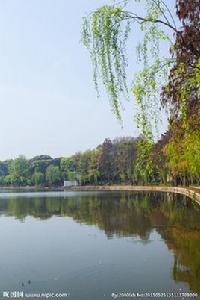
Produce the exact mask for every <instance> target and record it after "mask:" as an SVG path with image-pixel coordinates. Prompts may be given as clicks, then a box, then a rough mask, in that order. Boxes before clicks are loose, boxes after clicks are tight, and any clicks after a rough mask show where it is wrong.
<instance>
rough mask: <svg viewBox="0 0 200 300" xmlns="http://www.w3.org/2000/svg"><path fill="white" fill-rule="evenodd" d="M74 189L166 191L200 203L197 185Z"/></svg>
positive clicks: (81, 188) (80, 189)
mask: <svg viewBox="0 0 200 300" xmlns="http://www.w3.org/2000/svg"><path fill="white" fill-rule="evenodd" d="M71 190H72V191H138V192H142V191H143V192H145V191H146V192H165V193H175V194H182V195H185V196H187V197H189V198H190V199H192V200H194V201H195V202H196V203H197V204H199V205H200V189H199V190H198V189H197V188H196V190H195V187H188V188H186V187H175V186H132V185H116V186H114V185H111V186H91V185H90V186H89V185H88V186H75V187H71Z"/></svg>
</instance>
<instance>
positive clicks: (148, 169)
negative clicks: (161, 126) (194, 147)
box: [0, 134, 200, 187]
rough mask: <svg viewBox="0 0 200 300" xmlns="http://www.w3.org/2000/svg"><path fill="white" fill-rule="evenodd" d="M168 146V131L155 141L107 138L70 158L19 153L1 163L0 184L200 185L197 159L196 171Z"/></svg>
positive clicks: (138, 138) (132, 138) (9, 185)
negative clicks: (171, 153) (73, 182)
mask: <svg viewBox="0 0 200 300" xmlns="http://www.w3.org/2000/svg"><path fill="white" fill-rule="evenodd" d="M169 145H170V140H169V136H168V134H165V135H162V137H161V139H160V140H159V141H157V142H155V143H152V142H149V140H147V139H146V138H145V137H143V136H139V137H137V138H134V137H122V138H116V139H114V140H110V139H108V138H107V139H105V140H104V142H103V143H102V144H100V145H98V146H97V147H96V148H95V149H92V150H87V151H84V152H77V153H75V154H74V155H72V156H70V157H62V158H51V157H50V156H49V155H39V156H35V157H34V158H32V159H27V158H26V157H24V156H19V157H17V158H15V159H11V160H6V161H1V162H0V186H4V187H11V186H12V187H25V186H30V187H31V186H41V187H59V186H63V182H64V180H69V181H72V180H76V181H77V182H79V184H80V185H113V184H122V185H151V184H153V185H171V186H187V185H195V184H196V185H199V183H200V168H197V167H198V164H197V162H196V164H195V170H196V172H195V170H194V165H193V164H192V162H190V160H189V159H188V160H187V157H185V164H183V162H180V166H179V162H178V161H177V160H176V159H174V160H173V159H172V158H171V156H170V153H169V152H168V148H169ZM144 149H145V151H144ZM146 149H149V150H148V151H146ZM182 159H183V157H182ZM196 159H197V158H196V157H195V160H196ZM199 164H200V156H199ZM184 166H187V167H184Z"/></svg>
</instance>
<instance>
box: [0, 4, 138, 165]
mask: <svg viewBox="0 0 200 300" xmlns="http://www.w3.org/2000/svg"><path fill="white" fill-rule="evenodd" d="M102 4H104V1H102V0H92V1H91V0H76V1H75V0H74V1H71V0H56V1H55V0H29V1H27V0H0V107H1V117H0V141H1V147H0V160H3V159H7V158H11V157H16V156H18V155H20V154H24V155H26V156H27V157H32V156H35V155H38V154H49V155H51V156H53V157H59V156H68V155H70V154H73V153H74V152H77V151H80V150H81V151H82V150H86V149H88V148H93V147H95V146H96V145H98V144H99V143H101V142H103V140H104V138H106V137H110V138H114V137H117V136H127V135H128V136H130V135H132V136H136V135H137V134H138V131H137V129H136V125H135V124H134V122H133V111H134V104H133V101H131V102H130V103H127V104H126V105H125V112H124V113H123V119H124V128H123V129H121V127H120V124H119V122H118V121H117V120H116V118H115V116H114V115H113V113H112V111H111V108H110V106H109V104H108V99H106V96H104V97H102V99H101V100H98V99H97V97H96V93H95V90H94V86H93V82H92V69H91V64H90V60H89V55H88V52H87V51H86V49H84V47H83V46H82V44H81V43H80V27H81V23H82V17H83V16H84V15H85V14H86V13H87V12H88V11H91V10H92V9H94V8H96V7H98V6H99V5H102ZM134 60H135V57H134V52H133V57H132V61H134ZM132 67H133V66H132Z"/></svg>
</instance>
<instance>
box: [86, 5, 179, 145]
mask: <svg viewBox="0 0 200 300" xmlns="http://www.w3.org/2000/svg"><path fill="white" fill-rule="evenodd" d="M134 2H138V3H140V2H143V11H144V15H143V16H140V15H138V14H137V13H136V12H134V11H133V9H134ZM135 26H137V27H139V30H140V31H141V36H142V39H141V41H140V42H139V44H138V45H137V47H136V49H135V50H136V53H137V58H138V62H139V65H140V66H141V70H140V71H139V72H138V73H136V74H134V78H133V84H132V86H131V91H132V93H133V95H134V98H135V103H136V105H137V108H138V113H137V116H136V120H137V124H138V127H139V128H140V129H141V131H142V133H143V134H144V135H145V136H146V138H147V139H149V140H152V138H153V132H155V130H154V129H156V128H157V125H158V123H159V115H160V109H161V102H160V100H159V94H160V90H161V86H162V85H163V82H165V81H166V78H167V76H168V72H169V67H170V66H171V65H172V64H173V63H174V60H173V58H166V57H161V55H160V44H161V43H162V42H163V41H165V42H167V45H168V47H169V48H170V47H171V51H173V49H172V41H171V40H170V34H169V29H170V30H172V32H177V29H176V24H175V21H174V18H173V16H172V14H171V12H170V10H169V8H168V7H167V5H166V4H165V3H164V1H162V0H145V1H140V0H129V1H128V0H127V1H121V2H118V3H116V2H113V4H112V5H105V6H102V7H100V8H98V9H97V10H95V11H94V12H93V13H91V14H90V15H89V16H87V17H85V18H84V20H83V26H82V41H83V43H84V45H85V46H86V47H87V48H88V50H89V52H90V56H91V60H92V64H93V78H94V83H95V87H96V90H97V93H98V95H99V94H100V92H99V90H100V86H101V84H102V83H103V85H104V87H105V89H106V91H107V94H108V95H109V99H110V103H111V106H112V109H113V111H114V113H115V114H116V116H117V118H118V119H120V120H121V107H122V101H123V99H127V98H129V86H128V84H127V66H128V60H127V45H128V39H129V37H130V34H131V36H133V37H134V32H135V31H134V29H135ZM131 31H133V33H131Z"/></svg>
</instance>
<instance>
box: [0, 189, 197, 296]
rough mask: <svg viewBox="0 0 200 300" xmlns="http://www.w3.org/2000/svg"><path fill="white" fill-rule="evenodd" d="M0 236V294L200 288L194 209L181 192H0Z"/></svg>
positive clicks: (118, 293)
mask: <svg viewBox="0 0 200 300" xmlns="http://www.w3.org/2000/svg"><path fill="white" fill-rule="evenodd" d="M0 240H1V246H0V293H1V296H0V299H6V295H7V296H8V294H6V293H9V296H10V297H11V296H12V297H13V298H16V297H19V296H20V295H21V296H22V294H19V293H21V292H23V296H24V298H29V299H36V298H37V297H38V296H37V295H40V296H41V294H40V293H44V295H43V296H45V293H51V292H52V293H59V298H58V297H57V298H56V299H75V300H79V299H83V300H90V299H91V300H92V299H96V300H100V299H112V298H114V299H117V298H118V299H119V298H120V296H122V297H123V298H125V296H126V299H127V298H129V299H132V298H133V297H134V295H137V293H138V295H137V296H138V298H142V295H141V294H142V293H143V294H144V293H169V294H168V296H170V295H171V299H173V297H172V294H170V293H200V207H199V206H198V205H197V204H195V203H193V202H192V201H191V200H190V199H188V198H186V197H185V196H182V195H174V194H170V193H142V192H139V193H136V192H127V193H125V192H32V193H27V192H24V193H22V192H20V193H17V192H16V193H13V192H11V193H8V192H1V193H0ZM16 293H18V294H16ZM122 293H124V294H122ZM128 293H130V294H128ZM14 296H16V297H14ZM51 296H53V295H51ZM57 296H58V295H57ZM128 296H129V297H128ZM131 296H132V297H131ZM140 296H141V297H140ZM143 296H144V295H143ZM151 296H152V294H151ZM162 296H163V297H162V299H166V298H167V296H165V295H164V294H163V295H162ZM186 296H187V295H186ZM122 297H121V298H122ZM143 298H144V297H143ZM151 298H152V299H156V298H157V297H156V295H153V296H152V297H151ZM185 298H186V299H188V297H185ZM41 299H45V298H41ZM48 299H53V298H51V297H49V298H48ZM180 299H183V298H182V297H181V298H180ZM198 299H199V298H198Z"/></svg>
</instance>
